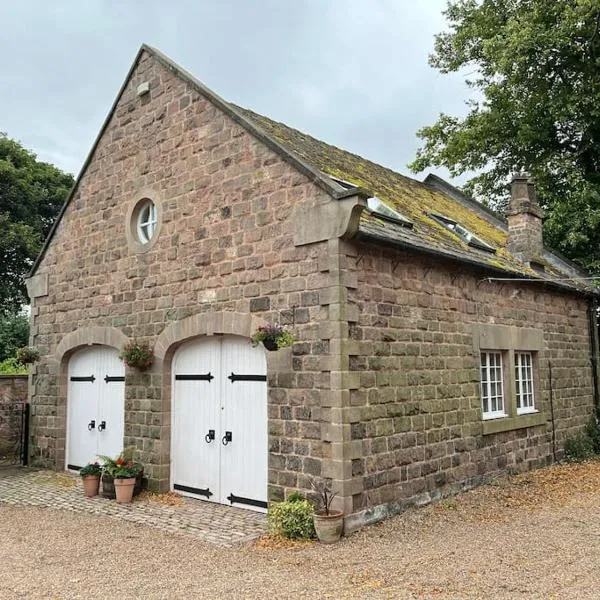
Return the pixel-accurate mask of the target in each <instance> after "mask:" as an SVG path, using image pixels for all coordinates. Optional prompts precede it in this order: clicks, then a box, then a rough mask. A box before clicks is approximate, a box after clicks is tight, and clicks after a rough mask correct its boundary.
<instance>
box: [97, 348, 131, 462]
mask: <svg viewBox="0 0 600 600" xmlns="http://www.w3.org/2000/svg"><path fill="white" fill-rule="evenodd" d="M99 361H100V367H99V368H100V387H101V388H102V392H101V395H100V404H99V406H98V419H99V423H102V422H104V423H105V425H104V427H103V428H102V429H100V427H98V454H104V455H106V456H116V455H118V454H120V452H121V450H123V437H124V435H125V366H124V365H123V362H122V361H121V360H120V359H119V353H118V351H117V350H115V349H114V348H103V349H102V353H101V354H100V356H99Z"/></svg>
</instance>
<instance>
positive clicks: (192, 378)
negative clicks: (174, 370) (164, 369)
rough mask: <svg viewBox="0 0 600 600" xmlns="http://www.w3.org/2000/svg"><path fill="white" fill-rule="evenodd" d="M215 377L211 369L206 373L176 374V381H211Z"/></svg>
mask: <svg viewBox="0 0 600 600" xmlns="http://www.w3.org/2000/svg"><path fill="white" fill-rule="evenodd" d="M214 378H215V377H214V375H211V374H210V371H209V372H208V373H206V374H204V375H175V380H176V381H208V382H209V383H210V382H211V380H212V379H214Z"/></svg>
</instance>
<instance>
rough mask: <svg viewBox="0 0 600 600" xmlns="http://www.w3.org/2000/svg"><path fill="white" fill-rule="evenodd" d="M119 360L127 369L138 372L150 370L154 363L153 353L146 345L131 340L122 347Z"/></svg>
mask: <svg viewBox="0 0 600 600" xmlns="http://www.w3.org/2000/svg"><path fill="white" fill-rule="evenodd" d="M119 358H120V359H121V360H122V361H123V362H124V363H125V364H126V365H127V366H128V367H133V368H134V369H138V370H139V371H145V370H146V369H148V368H150V367H151V366H152V363H153V362H154V352H153V351H152V348H150V346H149V345H148V344H147V343H145V342H143V343H139V342H137V341H135V340H133V341H131V342H128V343H127V344H125V346H123V350H121V354H119Z"/></svg>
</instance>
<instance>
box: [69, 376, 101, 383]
mask: <svg viewBox="0 0 600 600" xmlns="http://www.w3.org/2000/svg"><path fill="white" fill-rule="evenodd" d="M70 379H71V381H89V382H91V383H94V381H96V378H95V377H94V376H93V375H89V376H88V377H71V378H70Z"/></svg>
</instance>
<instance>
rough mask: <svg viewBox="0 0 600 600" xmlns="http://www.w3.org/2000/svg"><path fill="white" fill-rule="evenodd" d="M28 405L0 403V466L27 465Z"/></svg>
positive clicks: (22, 403) (25, 403)
mask: <svg viewBox="0 0 600 600" xmlns="http://www.w3.org/2000/svg"><path fill="white" fill-rule="evenodd" d="M28 439H29V404H28V403H27V402H17V401H13V402H10V403H0V466H6V465H27V457H28V448H27V441H28Z"/></svg>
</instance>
